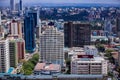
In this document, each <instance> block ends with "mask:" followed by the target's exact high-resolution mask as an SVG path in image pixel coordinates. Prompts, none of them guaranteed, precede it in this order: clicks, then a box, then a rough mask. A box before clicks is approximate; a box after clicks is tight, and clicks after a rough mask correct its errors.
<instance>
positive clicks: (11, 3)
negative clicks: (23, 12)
mask: <svg viewBox="0 0 120 80" xmlns="http://www.w3.org/2000/svg"><path fill="white" fill-rule="evenodd" d="M10 10H11V11H14V10H15V0H10Z"/></svg>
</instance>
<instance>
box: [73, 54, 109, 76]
mask: <svg viewBox="0 0 120 80" xmlns="http://www.w3.org/2000/svg"><path fill="white" fill-rule="evenodd" d="M71 74H84V75H88V74H91V75H107V61H106V60H104V58H102V57H94V56H93V55H74V56H73V57H72V58H71Z"/></svg>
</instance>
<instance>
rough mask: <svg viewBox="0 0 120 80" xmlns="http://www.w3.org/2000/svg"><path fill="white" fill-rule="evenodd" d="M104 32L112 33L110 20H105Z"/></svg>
mask: <svg viewBox="0 0 120 80" xmlns="http://www.w3.org/2000/svg"><path fill="white" fill-rule="evenodd" d="M104 33H105V36H110V35H111V34H112V24H111V21H110V20H105V23H104Z"/></svg>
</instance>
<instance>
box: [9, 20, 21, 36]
mask: <svg viewBox="0 0 120 80" xmlns="http://www.w3.org/2000/svg"><path fill="white" fill-rule="evenodd" d="M9 31H10V36H18V37H19V38H22V24H21V22H20V21H17V20H12V21H11V23H10V28H9Z"/></svg>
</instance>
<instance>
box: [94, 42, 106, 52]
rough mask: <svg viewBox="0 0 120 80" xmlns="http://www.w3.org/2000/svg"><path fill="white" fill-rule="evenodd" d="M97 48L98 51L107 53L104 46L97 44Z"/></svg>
mask: <svg viewBox="0 0 120 80" xmlns="http://www.w3.org/2000/svg"><path fill="white" fill-rule="evenodd" d="M96 48H97V49H98V51H100V52H104V51H105V47H104V45H101V44H97V45H96Z"/></svg>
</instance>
